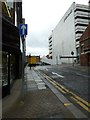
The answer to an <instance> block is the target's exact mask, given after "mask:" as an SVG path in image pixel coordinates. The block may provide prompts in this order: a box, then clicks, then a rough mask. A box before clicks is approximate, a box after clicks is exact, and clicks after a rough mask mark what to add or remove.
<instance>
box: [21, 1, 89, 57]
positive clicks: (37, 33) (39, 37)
mask: <svg viewBox="0 0 90 120" xmlns="http://www.w3.org/2000/svg"><path fill="white" fill-rule="evenodd" d="M74 1H75V2H76V3H80V4H88V0H74ZM72 3H73V0H23V17H24V18H25V21H26V24H28V35H27V38H26V41H27V53H28V52H29V51H30V50H31V51H30V53H33V54H37V53H38V54H43V55H44V54H48V37H49V35H50V34H51V31H52V30H53V29H54V27H55V26H56V25H57V23H58V22H59V21H60V19H61V18H62V16H63V15H64V14H65V12H66V11H67V9H68V8H69V7H70V5H71V4H72ZM31 48H32V49H34V50H32V49H31ZM36 49H37V52H36ZM41 49H42V52H41Z"/></svg>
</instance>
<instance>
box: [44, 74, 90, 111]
mask: <svg viewBox="0 0 90 120" xmlns="http://www.w3.org/2000/svg"><path fill="white" fill-rule="evenodd" d="M44 75H45V74H44ZM45 77H46V78H47V79H48V80H49V81H50V82H51V83H52V84H54V85H55V86H56V85H58V86H59V87H61V88H62V89H63V90H62V89H61V88H59V87H58V86H57V88H58V89H60V90H61V91H63V93H66V92H67V93H70V94H71V95H73V96H74V97H72V98H73V99H74V100H75V101H77V103H78V104H79V105H80V106H82V107H83V108H84V109H86V110H87V111H88V112H90V109H89V108H88V107H90V103H88V102H87V101H85V100H83V99H82V98H81V97H79V96H77V95H76V94H74V93H73V92H71V91H69V90H68V89H66V88H65V87H64V86H62V85H60V84H59V83H58V82H56V81H54V80H53V79H52V78H50V77H49V76H47V75H45ZM52 81H53V82H52ZM55 83H56V84H55ZM78 100H79V101H78ZM80 101H81V102H82V103H81V102H80ZM83 103H84V104H85V105H87V106H88V107H87V106H85V105H84V104H83Z"/></svg>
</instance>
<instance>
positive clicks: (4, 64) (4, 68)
mask: <svg viewBox="0 0 90 120" xmlns="http://www.w3.org/2000/svg"><path fill="white" fill-rule="evenodd" d="M2 85H3V86H6V85H8V53H7V52H2Z"/></svg>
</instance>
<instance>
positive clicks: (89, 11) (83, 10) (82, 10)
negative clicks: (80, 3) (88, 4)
mask: <svg viewBox="0 0 90 120" xmlns="http://www.w3.org/2000/svg"><path fill="white" fill-rule="evenodd" d="M76 11H81V12H88V13H90V10H89V9H88V10H85V9H79V8H77V9H76V10H74V12H76Z"/></svg>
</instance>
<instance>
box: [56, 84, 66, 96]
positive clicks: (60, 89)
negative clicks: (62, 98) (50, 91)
mask: <svg viewBox="0 0 90 120" xmlns="http://www.w3.org/2000/svg"><path fill="white" fill-rule="evenodd" d="M55 87H56V88H57V89H59V90H60V91H61V92H62V93H64V94H66V92H65V91H64V90H62V89H61V88H60V87H58V86H57V85H56V86H55Z"/></svg>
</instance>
